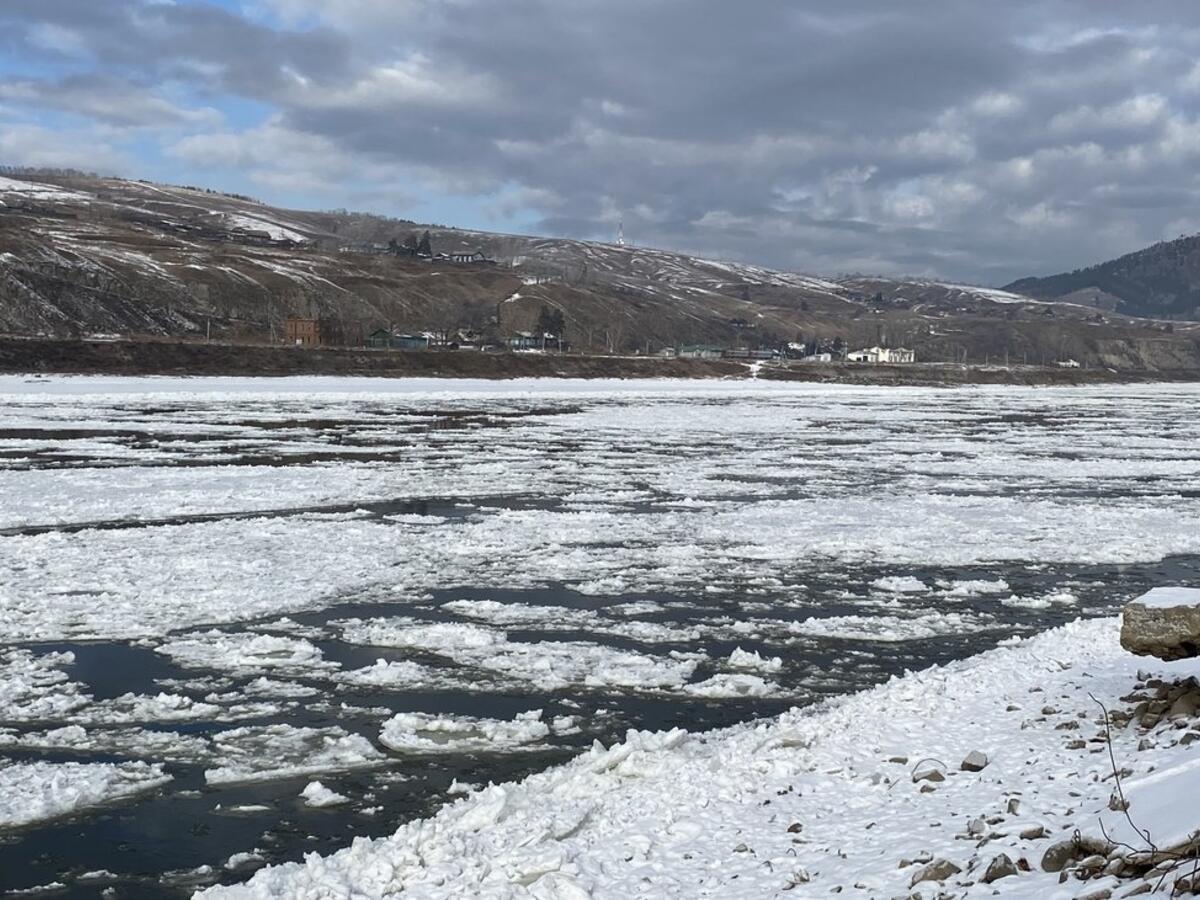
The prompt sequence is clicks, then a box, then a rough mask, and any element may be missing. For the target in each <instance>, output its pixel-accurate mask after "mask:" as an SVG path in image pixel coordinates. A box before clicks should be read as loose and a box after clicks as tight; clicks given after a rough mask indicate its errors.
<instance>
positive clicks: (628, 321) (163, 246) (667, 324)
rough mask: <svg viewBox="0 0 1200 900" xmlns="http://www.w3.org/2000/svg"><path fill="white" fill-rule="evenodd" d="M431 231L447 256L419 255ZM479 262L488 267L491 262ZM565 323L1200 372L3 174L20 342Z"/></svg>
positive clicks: (836, 290)
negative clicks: (314, 320) (312, 327)
mask: <svg viewBox="0 0 1200 900" xmlns="http://www.w3.org/2000/svg"><path fill="white" fill-rule="evenodd" d="M426 231H427V232H428V234H429V239H430V245H431V249H432V251H433V258H419V257H416V256H412V255H406V254H405V253H404V252H403V248H404V246H405V245H406V244H411V243H415V242H416V241H417V240H418V239H419V238H420V236H421V235H423V234H424V233H425V232H426ZM474 252H478V253H480V254H481V255H482V256H483V257H485V258H486V260H487V261H486V262H471V261H466V260H467V256H466V255H467V254H470V253H474ZM543 311H550V312H554V311H557V312H558V313H561V315H562V320H563V323H564V330H565V335H566V337H567V339H568V340H569V341H570V342H571V344H572V346H573V348H574V349H575V350H577V351H583V352H591V353H618V354H632V353H643V354H645V353H657V352H660V351H665V350H666V349H667V348H677V347H680V346H683V345H689V344H713V345H717V346H721V347H745V348H756V347H780V346H783V345H785V344H788V343H793V344H807V345H809V346H812V345H814V344H826V345H828V344H830V343H833V342H835V341H836V342H838V343H839V346H848V347H856V346H868V345H872V344H876V343H883V344H889V345H891V346H901V345H903V346H908V347H911V348H913V349H915V350H916V352H917V356H918V359H920V360H923V361H953V362H963V361H966V362H985V361H990V362H993V363H995V362H999V361H1004V360H1010V361H1013V362H1028V363H1031V364H1032V363H1041V364H1052V363H1054V362H1056V361H1061V360H1066V359H1074V360H1078V361H1079V362H1081V363H1083V364H1085V365H1093V366H1108V367H1113V368H1118V369H1127V370H1128V369H1149V370H1156V369H1157V370H1167V369H1192V368H1200V347H1198V344H1197V337H1198V333H1197V330H1196V328H1195V327H1193V326H1176V327H1175V328H1174V330H1173V332H1169V331H1167V330H1166V329H1165V328H1164V326H1163V325H1162V324H1161V323H1154V322H1148V321H1144V320H1139V319H1136V318H1131V317H1129V316H1125V315H1121V314H1108V313H1099V312H1097V310H1096V309H1094V308H1092V307H1090V306H1087V305H1082V304H1079V303H1072V302H1064V303H1059V302H1054V303H1046V302H1044V301H1042V300H1038V299H1035V298H1032V297H1028V296H1022V295H1016V294H1013V293H1005V292H1000V291H994V290H989V289H986V288H976V287H971V286H963V285H946V284H936V283H933V282H922V281H912V280H896V279H880V278H862V277H853V278H837V279H828V278H817V277H812V276H808V275H799V274H795V273H787V272H777V271H772V270H770V269H766V268H762V267H758V266H752V265H745V264H739V263H729V262H722V261H717V260H707V259H699V258H695V257H690V256H687V255H684V254H679V253H671V252H666V251H661V250H654V249H649V248H642V247H628V246H616V245H613V244H603V243H595V242H586V241H577V240H567V239H550V238H539V237H530V236H522V235H506V234H494V233H488V232H478V231H466V230H462V229H456V228H449V227H439V226H426V225H419V224H416V223H413V222H407V221H403V220H397V219H390V218H385V217H382V216H376V215H369V214H362V213H351V212H346V211H342V210H339V211H331V212H304V211H296V210H286V209H278V208H275V207H271V206H267V205H265V204H262V203H259V202H256V201H255V200H253V199H251V198H248V197H242V196H235V195H230V194H223V193H219V192H215V191H211V190H204V189H200V188H195V187H179V186H169V185H159V184H151V183H147V182H140V181H128V180H122V179H113V178H97V177H93V176H85V175H80V174H78V173H71V172H39V173H29V172H24V171H22V172H13V171H9V172H8V173H7V174H6V175H3V176H0V334H9V335H16V336H48V337H59V338H65V337H74V338H79V337H88V336H95V335H121V336H124V337H147V338H181V339H184V340H205V339H211V340H214V341H220V342H225V343H233V344H237V343H246V344H267V343H277V342H279V341H280V340H281V339H282V335H283V330H284V323H285V320H286V319H287V318H288V317H292V316H314V317H315V316H322V317H326V318H329V319H333V320H335V321H336V322H337V323H338V324H339V326H340V330H341V332H342V333H343V334H344V335H345V336H346V338H345V340H346V343H348V344H351V345H356V344H360V343H361V342H362V340H363V338H364V337H365V336H366V335H368V334H370V332H371V331H373V330H374V329H377V328H389V329H392V330H394V331H401V332H405V331H408V332H434V333H443V334H449V335H453V334H455V333H456V332H458V331H460V330H467V331H473V332H477V333H479V334H481V335H483V337H484V339H485V340H487V341H491V342H495V343H498V342H501V341H503V339H504V338H506V337H509V336H512V335H516V334H518V333H521V332H532V331H534V330H535V329H536V328H537V324H538V320H539V317H540V316H541V315H542V313H543Z"/></svg>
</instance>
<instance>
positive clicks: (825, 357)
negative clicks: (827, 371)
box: [800, 353, 833, 363]
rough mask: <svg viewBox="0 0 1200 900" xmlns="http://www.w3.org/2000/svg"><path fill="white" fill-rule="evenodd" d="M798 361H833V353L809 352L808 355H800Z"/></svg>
mask: <svg viewBox="0 0 1200 900" xmlns="http://www.w3.org/2000/svg"><path fill="white" fill-rule="evenodd" d="M800 362H806V363H827V362H833V354H832V353H810V354H809V355H808V356H802V357H800Z"/></svg>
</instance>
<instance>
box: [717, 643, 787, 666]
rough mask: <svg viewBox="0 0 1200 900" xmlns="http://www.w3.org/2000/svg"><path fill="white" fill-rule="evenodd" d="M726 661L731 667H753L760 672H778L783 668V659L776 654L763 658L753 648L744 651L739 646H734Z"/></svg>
mask: <svg viewBox="0 0 1200 900" xmlns="http://www.w3.org/2000/svg"><path fill="white" fill-rule="evenodd" d="M726 663H727V664H728V665H729V666H730V668H733V669H754V670H757V671H761V672H778V671H779V670H780V669H782V668H783V660H781V659H780V658H779V657H778V656H772V657H770V658H764V657H763V656H762V655H760V654H759V653H757V652H755V651H753V650H751V651H746V650H743V649H742V648H741V647H735V648H734V650H733V652H732V653H730V654H729V659H728V660H726Z"/></svg>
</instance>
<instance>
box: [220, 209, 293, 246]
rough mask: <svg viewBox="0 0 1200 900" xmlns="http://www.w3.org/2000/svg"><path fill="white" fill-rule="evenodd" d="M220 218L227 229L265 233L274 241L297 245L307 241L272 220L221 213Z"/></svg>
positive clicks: (290, 229)
mask: <svg viewBox="0 0 1200 900" xmlns="http://www.w3.org/2000/svg"><path fill="white" fill-rule="evenodd" d="M222 218H223V219H224V221H225V225H226V227H228V228H242V229H245V230H246V231H265V232H267V233H268V234H270V235H271V239H272V240H275V241H296V242H297V243H304V242H306V241H308V236H307V235H304V234H302V233H301V232H299V231H296V230H294V229H293V228H288V227H285V226H283V225H281V224H280V223H279V222H277V221H275V220H273V219H267V218H263V217H260V216H247V215H243V214H241V213H222Z"/></svg>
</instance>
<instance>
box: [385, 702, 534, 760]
mask: <svg viewBox="0 0 1200 900" xmlns="http://www.w3.org/2000/svg"><path fill="white" fill-rule="evenodd" d="M549 734H550V727H549V726H548V725H547V724H546V723H545V722H543V721H542V711H541V710H540V709H535V710H530V711H529V712H526V713H521V714H519V715H518V716H517V717H516V718H514V719H512V720H510V721H504V720H499V719H477V718H472V717H470V716H449V715H436V714H431V713H399V714H397V715H395V716H393V717H392V718H390V719H388V720H387V721H386V722H384V723H383V729H382V730H381V731H380V733H379V742H380V743H381V744H383V745H384V746H385V747H387V748H389V749H391V750H395V751H396V752H398V753H418V754H426V753H439V754H440V753H478V752H482V753H502V752H505V751H511V750H523V749H527V748H530V747H531V746H535V745H537V744H538V743H540V742H541V741H543V740H544V739H545V738H546V737H547V736H549Z"/></svg>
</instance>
